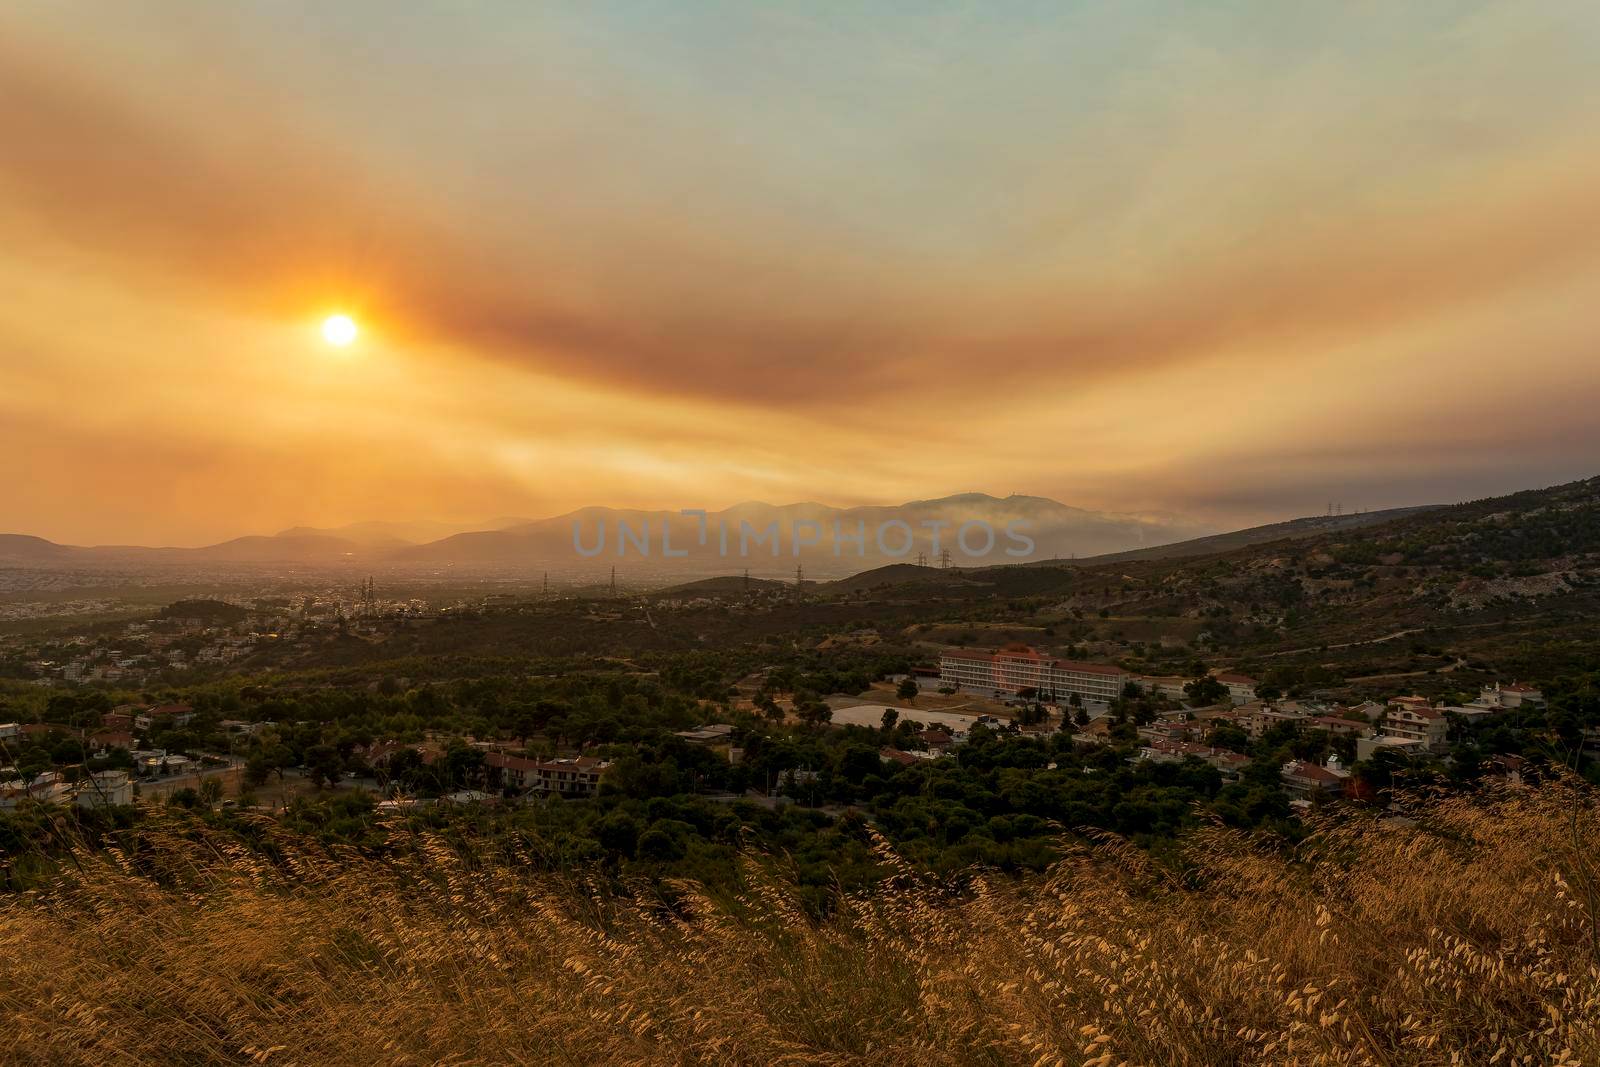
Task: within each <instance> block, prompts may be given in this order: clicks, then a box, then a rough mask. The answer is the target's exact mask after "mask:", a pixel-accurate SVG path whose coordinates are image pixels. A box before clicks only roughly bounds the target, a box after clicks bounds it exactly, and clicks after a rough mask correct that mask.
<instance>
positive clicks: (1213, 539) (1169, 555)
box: [1040, 504, 1443, 564]
mask: <svg viewBox="0 0 1600 1067" xmlns="http://www.w3.org/2000/svg"><path fill="white" fill-rule="evenodd" d="M1442 506H1443V505H1439V504H1424V505H1420V506H1417V507H1410V508H1389V509H1387V510H1384V511H1366V512H1362V513H1360V514H1357V515H1312V516H1308V517H1306V518H1301V519H1290V520H1289V521H1287V522H1274V523H1268V524H1267V525H1265V526H1252V527H1249V528H1248V529H1244V530H1234V531H1233V532H1231V533H1224V534H1212V535H1211V536H1209V537H1196V538H1192V539H1190V540H1188V541H1175V542H1173V543H1172V544H1169V545H1157V546H1155V547H1153V548H1136V549H1130V550H1129V551H1127V552H1108V553H1105V554H1103V555H1099V556H1089V557H1086V558H1083V559H1079V560H1076V561H1075V562H1078V563H1083V564H1094V563H1128V562H1132V561H1134V560H1144V559H1186V558H1188V557H1191V556H1209V555H1213V554H1215V553H1218V552H1231V551H1232V550H1234V549H1236V548H1246V547H1248V546H1250V545H1258V544H1263V543H1266V542H1270V541H1290V540H1297V539H1299V538H1302V537H1317V536H1319V535H1322V534H1329V533H1340V532H1343V531H1348V530H1359V529H1362V528H1364V527H1368V526H1379V525H1382V524H1383V523H1386V522H1393V521H1394V520H1396V519H1403V518H1407V517H1409V516H1412V515H1420V514H1422V513H1424V512H1428V511H1435V510H1438V508H1440V507H1442ZM1043 562H1044V561H1040V564H1043ZM1055 562H1060V561H1059V560H1058V561H1055Z"/></svg>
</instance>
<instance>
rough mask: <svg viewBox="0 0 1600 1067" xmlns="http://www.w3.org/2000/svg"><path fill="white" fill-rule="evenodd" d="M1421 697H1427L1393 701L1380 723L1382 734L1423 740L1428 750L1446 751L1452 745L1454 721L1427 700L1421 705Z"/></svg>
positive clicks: (1410, 739)
mask: <svg viewBox="0 0 1600 1067" xmlns="http://www.w3.org/2000/svg"><path fill="white" fill-rule="evenodd" d="M1418 699H1423V698H1415V699H1413V698H1408V697H1398V698H1396V699H1395V700H1393V701H1391V702H1390V704H1389V710H1388V711H1387V712H1385V713H1384V716H1383V721H1382V722H1381V723H1379V724H1378V733H1379V735H1381V736H1384V737H1398V738H1401V739H1402V740H1406V741H1419V742H1421V743H1422V747H1423V749H1424V750H1425V751H1427V752H1443V751H1445V750H1446V749H1447V748H1449V747H1450V746H1449V742H1448V741H1447V740H1446V736H1447V735H1448V733H1449V730H1450V723H1449V721H1448V720H1447V719H1446V718H1445V713H1444V712H1443V711H1441V710H1440V709H1438V708H1434V707H1429V706H1428V704H1427V702H1426V700H1423V703H1421V704H1418V703H1417V702H1416V701H1417V700H1418Z"/></svg>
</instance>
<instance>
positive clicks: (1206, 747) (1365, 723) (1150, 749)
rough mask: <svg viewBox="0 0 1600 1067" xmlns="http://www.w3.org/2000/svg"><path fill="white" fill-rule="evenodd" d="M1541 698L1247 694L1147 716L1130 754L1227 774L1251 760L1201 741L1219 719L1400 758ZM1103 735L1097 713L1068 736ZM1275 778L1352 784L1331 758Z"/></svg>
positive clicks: (1332, 791) (1511, 761) (1333, 786)
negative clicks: (1328, 736) (1458, 728)
mask: <svg viewBox="0 0 1600 1067" xmlns="http://www.w3.org/2000/svg"><path fill="white" fill-rule="evenodd" d="M1543 703H1544V695H1543V694H1542V693H1541V692H1540V691H1539V690H1538V689H1536V688H1534V687H1532V686H1527V685H1492V686H1487V687H1485V688H1484V689H1483V690H1482V692H1481V693H1480V694H1479V695H1478V697H1477V698H1476V699H1474V700H1472V701H1471V702H1469V703H1467V704H1460V705H1438V706H1436V705H1434V704H1433V703H1432V702H1431V701H1429V700H1428V698H1427V697H1422V696H1399V697H1394V698H1392V699H1391V700H1389V701H1387V702H1385V703H1381V704H1380V703H1377V702H1375V701H1367V702H1365V703H1362V704H1357V705H1353V706H1348V707H1346V706H1338V705H1327V704H1320V703H1315V702H1311V701H1295V700H1284V701H1263V700H1251V701H1247V702H1245V703H1243V704H1241V705H1239V706H1237V707H1234V708H1231V709H1227V710H1222V711H1201V712H1189V711H1178V712H1169V713H1167V714H1165V715H1163V716H1161V717H1160V718H1158V719H1157V720H1156V721H1155V722H1153V723H1150V724H1148V725H1145V726H1140V727H1138V734H1139V742H1140V743H1139V750H1138V752H1137V753H1136V755H1135V756H1134V759H1136V760H1141V761H1150V762H1157V763H1179V762H1182V761H1183V760H1185V759H1189V758H1191V757H1193V758H1195V759H1199V760H1201V761H1203V762H1206V763H1209V764H1211V765H1212V766H1213V767H1216V768H1217V769H1218V770H1220V771H1222V773H1223V775H1224V776H1225V777H1233V776H1235V775H1237V774H1238V773H1239V772H1240V771H1241V770H1242V769H1243V768H1244V767H1245V766H1246V765H1248V764H1249V762H1250V759H1249V757H1247V756H1245V755H1243V754H1242V753H1239V752H1234V751H1231V750H1229V749H1226V748H1220V747H1217V746H1215V745H1211V744H1207V743H1205V742H1204V741H1203V740H1202V738H1203V737H1205V736H1208V735H1209V734H1210V733H1211V730H1212V729H1213V728H1214V726H1215V725H1216V724H1217V723H1219V722H1226V723H1232V724H1234V725H1236V726H1238V727H1239V728H1240V729H1241V730H1242V731H1243V732H1244V733H1245V734H1246V735H1247V736H1249V737H1250V738H1252V739H1255V738H1259V737H1261V736H1262V734H1264V733H1266V732H1267V731H1268V730H1271V729H1272V728H1274V727H1276V726H1280V725H1284V724H1294V725H1297V726H1299V727H1301V728H1303V729H1308V730H1325V731H1327V732H1329V733H1332V734H1335V735H1346V736H1352V737H1354V738H1355V741H1356V759H1357V761H1360V760H1366V759H1370V758H1372V756H1373V755H1374V754H1375V753H1377V752H1379V751H1385V750H1387V751H1390V752H1394V753H1397V754H1400V755H1404V756H1406V757H1422V756H1431V755H1440V754H1442V753H1444V752H1446V751H1448V750H1449V726H1450V722H1451V720H1452V718H1457V719H1463V720H1469V721H1470V720H1473V719H1479V718H1485V717H1489V716H1493V715H1496V714H1499V713H1501V712H1504V711H1507V710H1510V709H1513V708H1521V707H1539V706H1542V705H1543ZM1108 736H1109V722H1108V720H1106V719H1104V718H1102V719H1097V720H1096V721H1095V722H1093V723H1091V724H1090V725H1089V726H1088V727H1086V728H1085V729H1084V730H1082V731H1080V732H1079V733H1077V734H1075V735H1074V739H1075V740H1078V741H1081V742H1084V743H1088V744H1102V743H1104V742H1105V741H1106V740H1108ZM1494 762H1495V766H1496V768H1497V770H1498V771H1499V772H1501V773H1503V774H1505V775H1506V776H1507V777H1511V778H1517V777H1519V776H1520V771H1521V760H1520V759H1518V758H1517V757H1514V756H1504V757H1496V759H1495V761H1494ZM1281 777H1282V779H1283V784H1284V787H1285V788H1286V789H1287V790H1288V791H1289V792H1290V793H1291V794H1293V795H1294V796H1296V797H1297V798H1298V799H1299V800H1300V801H1308V800H1310V799H1314V798H1330V797H1338V796H1344V795H1350V794H1352V793H1354V792H1356V790H1357V784H1356V782H1355V780H1354V779H1353V778H1352V777H1351V774H1350V769H1349V768H1348V767H1346V766H1344V765H1343V764H1342V763H1341V762H1340V760H1339V759H1338V758H1337V757H1330V758H1329V759H1328V760H1327V761H1326V762H1325V763H1320V764H1319V763H1313V762H1310V761H1304V760H1295V761H1292V762H1290V763H1287V764H1285V765H1284V766H1283V768H1282V769H1281Z"/></svg>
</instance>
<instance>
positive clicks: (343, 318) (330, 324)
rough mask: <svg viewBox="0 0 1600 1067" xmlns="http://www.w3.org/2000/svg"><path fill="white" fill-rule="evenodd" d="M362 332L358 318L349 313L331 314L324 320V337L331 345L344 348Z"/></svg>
mask: <svg viewBox="0 0 1600 1067" xmlns="http://www.w3.org/2000/svg"><path fill="white" fill-rule="evenodd" d="M360 332H361V331H360V329H359V328H358V327H357V326H356V320H355V319H352V318H351V317H350V316H349V315H329V316H328V317H327V318H325V319H323V320H322V339H323V340H324V341H327V342H328V343H329V344H330V345H338V346H339V347H340V348H343V347H344V346H345V345H348V344H349V343H350V342H352V341H354V340H355V339H356V334H358V333H360Z"/></svg>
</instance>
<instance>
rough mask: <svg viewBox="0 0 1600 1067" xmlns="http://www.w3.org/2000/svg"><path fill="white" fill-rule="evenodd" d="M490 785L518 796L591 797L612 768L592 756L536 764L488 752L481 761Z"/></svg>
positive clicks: (540, 761)
mask: <svg viewBox="0 0 1600 1067" xmlns="http://www.w3.org/2000/svg"><path fill="white" fill-rule="evenodd" d="M483 764H484V767H485V769H486V773H487V777H488V781H489V784H490V785H494V786H498V787H499V788H501V789H510V790H514V791H516V792H521V793H528V792H533V793H559V794H561V795H562V796H593V795H594V794H595V792H596V791H597V790H598V789H599V788H600V778H601V775H602V774H604V773H605V770H606V769H607V768H608V767H610V766H611V765H610V764H609V763H607V762H604V761H602V760H598V759H595V758H594V757H592V756H578V757H576V758H573V759H554V760H538V759H529V758H528V757H526V756H511V755H507V754H506V753H504V752H491V753H489V754H488V755H487V756H485V757H484V759H483Z"/></svg>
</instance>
